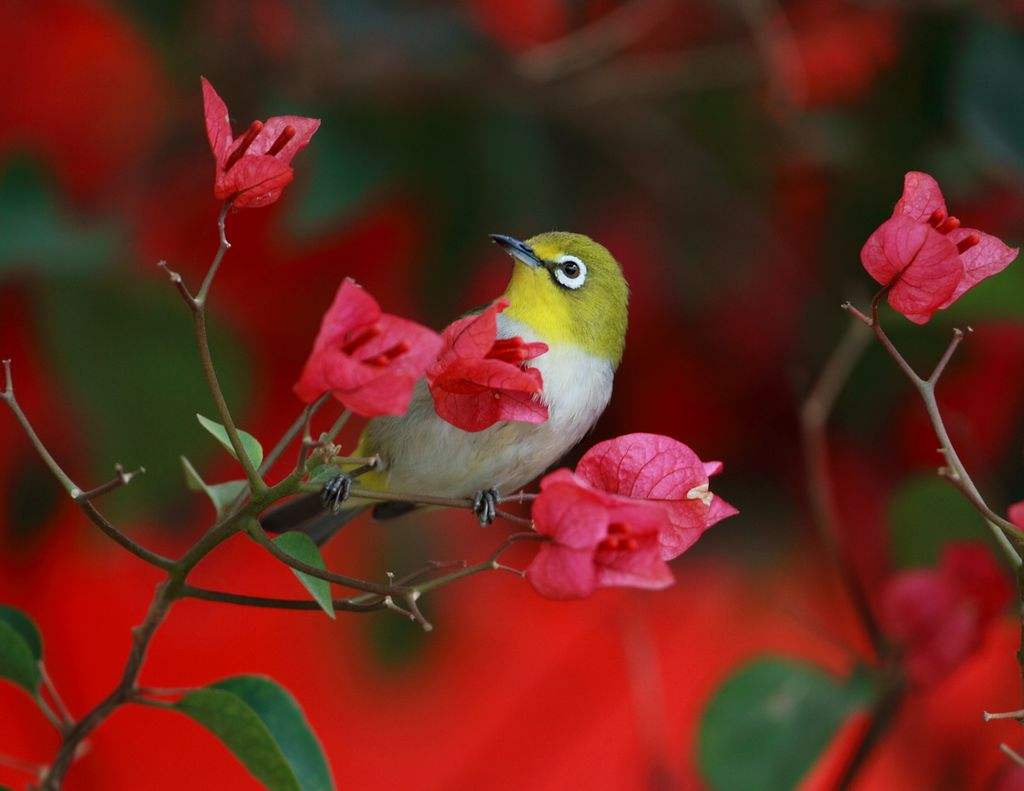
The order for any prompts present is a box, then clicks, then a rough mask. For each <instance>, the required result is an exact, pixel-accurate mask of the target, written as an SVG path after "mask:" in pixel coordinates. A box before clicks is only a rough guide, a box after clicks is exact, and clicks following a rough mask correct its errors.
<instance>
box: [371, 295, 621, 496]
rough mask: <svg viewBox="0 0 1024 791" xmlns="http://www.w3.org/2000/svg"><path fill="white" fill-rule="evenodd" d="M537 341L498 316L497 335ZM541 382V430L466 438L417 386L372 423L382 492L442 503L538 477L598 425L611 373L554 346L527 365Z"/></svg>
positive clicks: (600, 363)
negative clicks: (384, 484)
mask: <svg viewBox="0 0 1024 791" xmlns="http://www.w3.org/2000/svg"><path fill="white" fill-rule="evenodd" d="M514 335H519V336H522V337H523V338H524V339H525V340H527V341H535V340H541V339H540V338H538V337H537V336H536V334H535V333H534V332H532V331H531V330H530V329H529V328H527V327H526V326H525V325H523V324H520V323H519V322H517V321H515V320H514V319H509V318H506V317H505V316H503V315H499V316H498V336H499V337H503V338H507V337H512V336H514ZM529 364H530V365H533V366H534V367H536V368H537V369H538V370H539V371H540V372H541V375H542V376H543V377H544V394H543V400H544V402H545V403H546V404H547V407H548V420H547V421H546V422H544V423H539V424H532V423H496V424H495V425H493V426H491V427H490V428H487V429H484V430H483V431H476V432H466V431H462V430H461V429H458V428H455V426H453V425H451V424H450V423H446V422H445V421H443V420H442V419H441V418H439V417H438V416H437V414H436V413H435V412H434V402H433V400H432V399H431V397H430V393H429V391H428V390H427V387H426V382H424V381H421V382H420V383H419V384H418V385H417V388H416V393H415V395H414V397H413V402H412V404H411V405H410V407H409V411H408V412H407V413H406V414H405V415H403V416H401V417H384V418H376V419H374V420H373V421H371V423H370V425H369V427H368V428H367V438H368V440H369V446H370V447H371V448H372V449H373V451H374V452H376V453H378V454H379V455H380V456H381V458H382V459H383V461H384V465H385V472H386V474H387V475H388V488H389V489H391V490H392V491H395V492H415V493H423V494H433V495H438V496H442V497H468V496H470V495H472V494H474V493H475V492H478V491H480V490H481V489H486V488H488V487H491V486H494V487H496V488H497V489H498V490H499V491H502V492H511V491H513V490H515V489H517V488H519V487H521V486H524V485H525V484H527V483H529V482H530V481H531V480H533V479H534V478H536V477H537V476H538V475H540V474H541V473H542V472H544V470H546V469H547V468H548V467H550V466H552V465H553V464H554V463H555V462H557V461H558V459H560V458H561V457H562V456H563V455H564V454H565V453H566V452H567V451H568V450H569V449H570V448H572V447H573V446H574V445H576V443H578V442H579V441H580V440H581V439H582V438H583V436H584V435H585V434H586V433H587V432H588V431H589V430H590V428H591V426H593V425H594V423H595V422H596V421H597V419H598V417H600V415H601V413H602V412H603V411H604V408H605V407H606V406H607V405H608V400H609V399H610V398H611V393H612V378H613V376H614V369H613V368H612V364H611V363H610V362H608V361H607V360H602V359H600V358H598V357H594V356H593V355H590V354H587V353H586V352H584V351H583V350H581V349H580V348H579V347H576V346H571V345H568V344H562V345H559V346H552V347H551V348H550V349H549V350H548V352H547V353H546V354H543V355H541V356H540V357H538V358H537V359H535V360H532V361H531V362H530V363H529Z"/></svg>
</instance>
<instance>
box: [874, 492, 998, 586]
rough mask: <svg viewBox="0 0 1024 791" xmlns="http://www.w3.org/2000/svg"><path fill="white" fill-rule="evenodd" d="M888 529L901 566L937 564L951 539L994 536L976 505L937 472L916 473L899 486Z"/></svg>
mask: <svg viewBox="0 0 1024 791" xmlns="http://www.w3.org/2000/svg"><path fill="white" fill-rule="evenodd" d="M889 531H890V532H889V536H890V545H891V547H892V555H893V559H894V560H895V562H896V565H898V566H900V567H902V568H914V567H917V566H934V565H935V564H936V563H937V562H938V560H939V556H940V555H941V554H942V548H943V547H944V546H945V545H946V544H947V543H949V542H950V541H988V540H990V538H991V537H990V536H989V532H988V529H987V528H986V527H985V525H984V523H983V522H982V520H981V517H980V516H978V512H977V511H975V510H974V507H973V506H971V504H970V503H968V502H967V500H965V499H964V497H963V495H962V494H960V492H958V491H957V490H956V489H954V488H953V487H952V486H950V485H949V484H948V483H947V482H946V481H943V480H942V479H940V478H939V477H938V476H936V475H917V476H914V477H911V478H909V479H907V480H906V481H904V482H902V483H901V484H900V485H899V486H898V487H897V488H896V491H895V492H894V494H893V496H892V499H891V500H890V502H889Z"/></svg>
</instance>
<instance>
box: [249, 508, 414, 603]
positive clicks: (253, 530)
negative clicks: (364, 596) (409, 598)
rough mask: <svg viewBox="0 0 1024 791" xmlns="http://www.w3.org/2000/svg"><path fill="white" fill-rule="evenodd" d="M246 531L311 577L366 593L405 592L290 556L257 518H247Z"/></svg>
mask: <svg viewBox="0 0 1024 791" xmlns="http://www.w3.org/2000/svg"><path fill="white" fill-rule="evenodd" d="M247 531H248V533H249V535H250V536H252V539H253V540H254V541H255V542H256V543H257V544H259V545H260V546H261V547H263V548H264V549H266V550H267V551H268V552H269V553H270V554H271V555H273V556H274V557H275V558H277V559H278V560H280V561H281V562H282V563H284V564H285V565H286V566H289V567H290V568H293V569H295V570H296V571H301V572H302V573H303V574H308V575H309V576H311V577H316V578H317V579H322V580H326V581H327V582H333V583H335V584H337V585H344V586H345V587H346V588H354V589H355V590H361V591H366V592H367V593H376V594H380V595H381V596H392V595H396V594H398V595H402V594H404V593H405V591H404V590H402V589H401V588H396V587H395V586H394V585H391V584H382V583H379V582H370V581H369V580H361V579H357V578H355V577H348V576H346V575H344V574H337V573H335V572H333V571H325V570H324V569H318V568H317V567H316V566H311V565H309V564H308V563H303V562H302V561H301V560H299V559H298V558H295V557H292V556H291V555H289V554H288V553H287V552H285V551H284V550H283V549H281V548H280V547H279V546H278V545H277V544H275V543H274V541H273V540H272V539H271V538H270V536H268V535H267V533H266V531H265V530H264V529H263V526H262V525H260V523H259V520H258V519H255V518H253V519H250V520H249V523H248V527H247Z"/></svg>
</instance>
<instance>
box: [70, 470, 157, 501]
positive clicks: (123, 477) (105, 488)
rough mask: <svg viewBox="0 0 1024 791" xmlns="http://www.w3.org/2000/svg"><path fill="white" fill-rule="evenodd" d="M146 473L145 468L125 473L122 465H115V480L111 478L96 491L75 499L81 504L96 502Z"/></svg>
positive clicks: (80, 494) (80, 495)
mask: <svg viewBox="0 0 1024 791" xmlns="http://www.w3.org/2000/svg"><path fill="white" fill-rule="evenodd" d="M145 472H146V468H145V467H139V468H138V469H137V470H133V471H131V472H125V470H124V467H122V466H121V465H120V464H115V465H114V477H113V478H111V479H110V480H109V481H107V482H106V483H102V484H100V485H99V486H97V487H96V488H95V489H90V490H89V491H87V492H81V493H79V495H78V496H77V497H75V500H77V501H78V502H80V503H81V502H83V501H86V500H94V499H95V498H97V497H99V496H100V495H103V494H106V493H107V492H112V491H114V489H120V488H121V487H122V486H127V485H128V484H129V483H131V482H132V478H134V477H136V476H137V475H143V474H144V473H145Z"/></svg>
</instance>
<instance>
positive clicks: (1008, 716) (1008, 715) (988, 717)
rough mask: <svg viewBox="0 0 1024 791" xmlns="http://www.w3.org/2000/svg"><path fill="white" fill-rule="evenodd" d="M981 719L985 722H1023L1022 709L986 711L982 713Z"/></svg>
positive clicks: (1023, 714)
mask: <svg viewBox="0 0 1024 791" xmlns="http://www.w3.org/2000/svg"><path fill="white" fill-rule="evenodd" d="M981 718H982V720H984V721H985V722H992V720H1018V721H1024V709H1018V710H1017V711H986V712H982V715H981Z"/></svg>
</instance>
